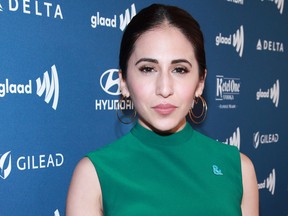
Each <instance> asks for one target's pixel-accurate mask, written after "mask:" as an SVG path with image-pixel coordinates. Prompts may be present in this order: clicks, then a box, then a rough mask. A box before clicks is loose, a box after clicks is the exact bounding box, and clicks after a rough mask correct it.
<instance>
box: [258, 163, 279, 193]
mask: <svg viewBox="0 0 288 216" xmlns="http://www.w3.org/2000/svg"><path fill="white" fill-rule="evenodd" d="M275 187H276V171H275V169H273V170H272V172H271V173H270V174H269V177H268V178H267V179H265V180H264V182H262V183H259V184H258V189H265V188H266V189H268V190H269V192H271V194H272V195H274V192H275Z"/></svg>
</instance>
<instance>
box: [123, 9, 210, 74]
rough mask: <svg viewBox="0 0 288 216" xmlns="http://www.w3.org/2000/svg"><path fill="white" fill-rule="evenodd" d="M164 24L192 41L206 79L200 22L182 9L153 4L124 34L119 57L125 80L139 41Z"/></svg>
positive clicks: (137, 16)
mask: <svg viewBox="0 0 288 216" xmlns="http://www.w3.org/2000/svg"><path fill="white" fill-rule="evenodd" d="M164 22H167V23H168V24H169V25H171V26H174V27H176V28H178V29H179V30H180V31H181V32H182V33H183V34H184V35H185V36H186V38H187V39H188V40H189V41H190V43H191V44H192V46H193V48H194V52H195V57H196V60H197V62H198V64H199V75H200V77H201V78H203V77H204V75H205V69H206V57H205V49H204V38H203V34H202V31H201V29H200V26H199V24H198V22H197V21H196V20H195V19H194V18H193V17H192V16H191V15H190V14H189V13H188V12H186V11H185V10H183V9H181V8H178V7H175V6H169V5H162V4H152V5H150V6H149V7H146V8H144V9H142V10H141V11H140V12H139V13H138V14H137V15H136V16H134V17H133V19H132V20H131V22H130V23H129V24H128V26H127V27H126V29H125V31H124V33H123V37H122V41H121V47H120V55H119V66H120V69H121V70H122V76H123V79H126V77H127V65H128V60H129V58H130V56H131V54H132V52H133V50H134V45H135V42H136V41H137V39H138V38H139V37H140V36H141V35H142V34H143V33H145V32H146V31H148V30H151V29H153V28H156V27H158V26H161V25H162V24H163V23H164Z"/></svg>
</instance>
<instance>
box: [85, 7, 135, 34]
mask: <svg viewBox="0 0 288 216" xmlns="http://www.w3.org/2000/svg"><path fill="white" fill-rule="evenodd" d="M135 15H136V7H135V4H132V5H131V11H129V9H126V11H125V15H123V14H121V15H120V16H119V19H120V24H119V28H120V29H121V31H123V30H124V29H125V28H126V26H127V25H128V24H129V22H130V21H131V19H132V18H133V17H134V16H135ZM97 26H105V27H111V28H117V16H116V15H114V16H113V18H106V17H102V16H101V15H100V12H97V13H96V15H93V16H91V27H92V28H97Z"/></svg>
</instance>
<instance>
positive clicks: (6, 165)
mask: <svg viewBox="0 0 288 216" xmlns="http://www.w3.org/2000/svg"><path fill="white" fill-rule="evenodd" d="M11 169H12V165H11V151H9V152H6V153H5V154H3V155H0V177H1V178H2V179H6V178H7V177H8V176H9V175H10V173H11Z"/></svg>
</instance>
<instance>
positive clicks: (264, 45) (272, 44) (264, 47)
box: [256, 39, 284, 53]
mask: <svg viewBox="0 0 288 216" xmlns="http://www.w3.org/2000/svg"><path fill="white" fill-rule="evenodd" d="M256 50H258V51H269V52H281V53H284V43H283V42H279V41H269V40H263V39H258V42H257V45H256Z"/></svg>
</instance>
